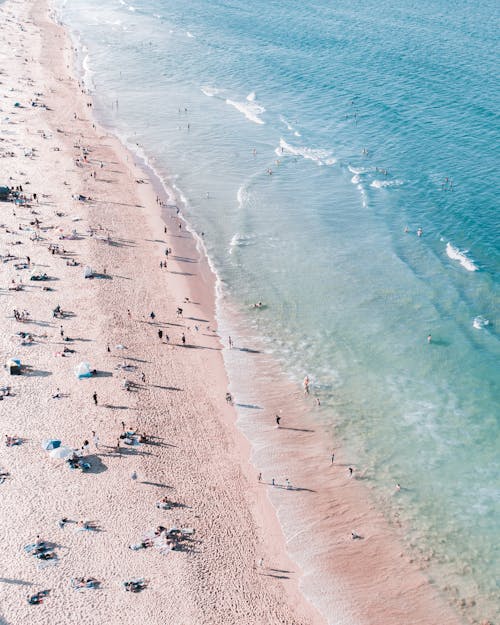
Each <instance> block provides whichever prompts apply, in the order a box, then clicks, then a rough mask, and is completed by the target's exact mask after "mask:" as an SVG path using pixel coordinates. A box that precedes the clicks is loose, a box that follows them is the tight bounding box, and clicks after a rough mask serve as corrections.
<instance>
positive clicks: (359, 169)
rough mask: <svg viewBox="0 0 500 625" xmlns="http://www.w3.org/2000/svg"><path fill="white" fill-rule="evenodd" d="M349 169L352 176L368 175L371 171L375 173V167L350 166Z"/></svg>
mask: <svg viewBox="0 0 500 625" xmlns="http://www.w3.org/2000/svg"><path fill="white" fill-rule="evenodd" d="M347 169H348V170H349V171H350V172H351V174H357V175H358V176H359V175H360V174H367V173H369V172H370V171H373V167H353V166H352V165H348V166H347Z"/></svg>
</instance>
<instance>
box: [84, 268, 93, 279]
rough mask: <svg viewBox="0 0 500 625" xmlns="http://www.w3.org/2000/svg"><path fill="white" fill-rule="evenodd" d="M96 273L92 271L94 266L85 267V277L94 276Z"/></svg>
mask: <svg viewBox="0 0 500 625" xmlns="http://www.w3.org/2000/svg"><path fill="white" fill-rule="evenodd" d="M93 275H94V272H93V271H92V267H85V268H84V270H83V277H84V278H92V276H93Z"/></svg>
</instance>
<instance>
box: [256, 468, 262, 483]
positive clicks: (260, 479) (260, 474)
mask: <svg viewBox="0 0 500 625" xmlns="http://www.w3.org/2000/svg"><path fill="white" fill-rule="evenodd" d="M257 479H258V480H259V482H262V471H261V472H260V473H259V475H258V476H257Z"/></svg>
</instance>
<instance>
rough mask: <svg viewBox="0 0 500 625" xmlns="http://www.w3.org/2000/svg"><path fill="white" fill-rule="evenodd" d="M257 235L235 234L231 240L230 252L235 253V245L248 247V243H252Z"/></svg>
mask: <svg viewBox="0 0 500 625" xmlns="http://www.w3.org/2000/svg"><path fill="white" fill-rule="evenodd" d="M255 238H256V235H244V234H239V233H238V232H237V233H236V234H233V236H232V238H231V241H230V242H229V253H230V254H232V253H233V249H234V248H235V247H247V246H248V245H252V244H253V243H254V241H255Z"/></svg>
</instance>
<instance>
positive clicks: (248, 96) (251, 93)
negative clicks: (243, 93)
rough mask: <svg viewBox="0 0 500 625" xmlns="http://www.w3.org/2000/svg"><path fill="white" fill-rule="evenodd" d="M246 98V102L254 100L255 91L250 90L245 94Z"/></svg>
mask: <svg viewBox="0 0 500 625" xmlns="http://www.w3.org/2000/svg"><path fill="white" fill-rule="evenodd" d="M247 100H248V102H255V91H251V92H250V93H249V94H248V95H247Z"/></svg>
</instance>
